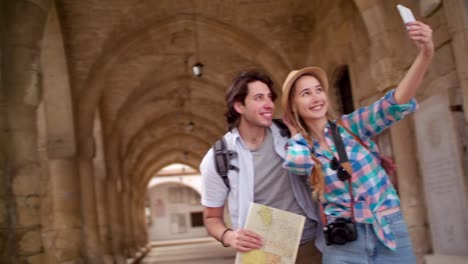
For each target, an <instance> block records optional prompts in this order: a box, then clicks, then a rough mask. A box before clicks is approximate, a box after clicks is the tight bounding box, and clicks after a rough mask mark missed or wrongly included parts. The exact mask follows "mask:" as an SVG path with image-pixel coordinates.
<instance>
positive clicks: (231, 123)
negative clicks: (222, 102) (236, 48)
mask: <svg viewBox="0 0 468 264" xmlns="http://www.w3.org/2000/svg"><path fill="white" fill-rule="evenodd" d="M255 81H260V82H262V83H264V84H266V85H267V86H268V88H270V92H271V95H272V100H273V101H275V100H276V98H277V94H276V92H275V90H274V89H273V81H272V80H271V79H270V77H268V75H266V74H265V73H262V72H260V71H246V72H241V73H240V74H239V75H237V77H236V78H234V80H233V82H232V85H231V86H230V87H229V89H228V90H227V92H226V105H227V111H226V114H225V116H226V121H227V124H228V128H229V131H231V130H233V129H234V128H235V127H237V125H238V124H239V121H240V114H239V113H238V112H237V111H236V109H235V108H234V103H236V102H242V104H244V103H245V98H246V97H247V94H248V92H249V89H248V86H247V85H248V84H249V83H251V82H255Z"/></svg>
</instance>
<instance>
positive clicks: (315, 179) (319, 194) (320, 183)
mask: <svg viewBox="0 0 468 264" xmlns="http://www.w3.org/2000/svg"><path fill="white" fill-rule="evenodd" d="M302 76H312V77H314V78H316V79H317V80H318V81H320V78H318V77H317V76H315V75H314V74H311V73H306V74H303V75H301V76H299V77H297V79H296V81H294V83H293V84H292V86H291V90H290V92H289V94H288V95H287V96H288V106H287V107H286V109H285V115H286V117H287V119H288V120H289V122H290V123H291V124H292V125H293V126H294V127H295V128H296V129H297V130H298V131H299V132H300V133H301V135H302V137H303V138H304V139H305V140H306V141H307V144H308V145H309V149H310V150H311V152H310V157H311V158H312V160H313V161H314V163H315V165H314V168H313V169H312V172H311V174H310V175H309V182H310V184H311V187H312V198H313V199H316V200H321V199H322V198H323V193H324V189H325V179H324V174H323V170H322V163H321V162H320V160H319V159H318V158H317V157H315V155H314V154H313V153H312V147H313V146H314V145H313V142H312V135H311V134H310V132H309V129H308V128H307V125H306V123H305V122H304V120H303V119H302V117H300V116H299V114H298V113H297V111H295V110H293V105H294V94H295V92H296V82H297V80H299V79H300V78H301V77H302ZM324 91H325V94H326V95H327V97H328V90H326V89H325V90H324ZM335 117H336V115H335V113H334V111H333V108H332V107H330V102H329V107H328V109H327V119H328V120H334V119H335Z"/></svg>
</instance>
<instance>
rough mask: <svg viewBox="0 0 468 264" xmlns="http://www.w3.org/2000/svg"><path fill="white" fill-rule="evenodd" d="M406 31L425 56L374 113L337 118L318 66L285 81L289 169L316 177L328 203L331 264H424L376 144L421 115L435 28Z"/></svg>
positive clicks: (326, 258)
mask: <svg viewBox="0 0 468 264" xmlns="http://www.w3.org/2000/svg"><path fill="white" fill-rule="evenodd" d="M406 26H407V34H408V37H409V39H410V40H411V41H412V42H413V43H414V44H415V45H416V47H417V48H418V49H419V53H418V55H417V56H416V59H415V60H414V62H413V64H412V65H411V67H410V69H409V70H408V71H407V72H406V74H405V76H404V77H403V79H402V80H401V82H400V83H399V84H398V86H397V87H396V89H393V90H391V91H389V92H388V93H387V94H386V95H385V96H384V97H383V98H381V99H380V100H378V101H376V102H375V103H373V104H372V105H370V106H367V107H362V108H360V109H358V110H356V111H355V112H353V113H351V114H349V115H344V116H341V117H338V118H335V117H334V116H332V114H331V113H330V111H329V103H330V102H329V99H328V93H329V90H328V87H329V85H328V78H327V76H326V73H325V72H324V71H323V70H322V69H320V68H318V67H308V68H304V69H300V70H297V71H292V72H291V73H290V74H289V75H288V77H287V78H286V81H285V82H284V85H283V98H282V106H283V109H284V110H285V117H284V120H285V123H286V124H287V125H288V127H289V129H290V131H291V135H292V137H291V139H290V140H289V141H288V145H287V154H286V161H285V163H284V167H285V168H287V169H289V170H290V171H291V172H293V173H294V174H296V175H298V176H297V177H309V184H310V185H311V187H312V190H313V197H314V198H315V199H316V200H318V201H319V202H320V204H321V207H322V210H321V215H322V224H323V226H324V230H323V232H324V235H325V239H326V243H327V246H325V248H324V250H323V251H322V254H323V263H324V264H335V263H365V264H369V263H377V264H384V263H385V264H386V263H389V264H390V263H391V264H395V263H416V258H415V255H414V253H413V249H412V245H411V240H410V238H409V234H408V229H407V226H406V223H405V221H404V219H403V217H402V214H401V211H400V200H399V197H398V195H397V193H396V191H395V189H394V187H393V186H392V184H391V182H390V180H389V177H388V175H387V173H386V172H385V170H384V169H383V168H382V166H381V165H380V157H379V154H378V150H377V148H376V145H375V143H374V142H373V141H372V140H371V138H372V137H374V136H376V135H378V134H379V133H381V132H382V131H383V130H384V129H386V128H388V127H389V126H391V125H392V124H393V123H395V122H397V121H399V120H401V119H403V118H404V117H405V116H406V115H407V114H410V113H412V112H414V111H415V110H416V108H417V104H416V101H415V100H414V96H415V95H416V92H417V90H418V89H419V87H420V86H421V82H422V79H423V77H424V74H425V73H426V71H427V68H428V66H429V64H430V62H431V60H432V57H433V55H434V44H433V41H432V30H431V28H430V27H429V26H428V25H426V24H424V23H422V22H420V21H413V22H408V23H406ZM357 138H359V140H357ZM363 144H364V145H365V146H364V145H363ZM340 152H341V153H340Z"/></svg>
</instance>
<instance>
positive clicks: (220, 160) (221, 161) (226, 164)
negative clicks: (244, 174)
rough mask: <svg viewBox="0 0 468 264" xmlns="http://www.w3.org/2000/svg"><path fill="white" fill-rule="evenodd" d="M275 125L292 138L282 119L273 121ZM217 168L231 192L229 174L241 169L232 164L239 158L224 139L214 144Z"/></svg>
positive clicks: (282, 133) (283, 133) (285, 135)
mask: <svg viewBox="0 0 468 264" xmlns="http://www.w3.org/2000/svg"><path fill="white" fill-rule="evenodd" d="M273 123H274V124H275V125H276V126H277V127H278V128H279V130H280V134H281V136H282V137H290V133H289V129H288V127H287V126H286V125H285V124H284V123H283V121H282V120H281V119H273ZM213 152H214V161H215V168H216V171H217V172H218V174H219V176H220V177H221V179H223V182H224V184H225V185H226V187H227V188H228V190H231V185H230V184H229V178H228V172H229V171H230V170H235V171H237V172H239V168H238V167H236V166H234V165H232V164H230V161H231V159H232V158H233V157H235V156H237V152H235V151H233V150H229V149H227V143H226V140H225V139H224V137H221V138H220V139H218V140H217V141H216V142H215V143H214V144H213Z"/></svg>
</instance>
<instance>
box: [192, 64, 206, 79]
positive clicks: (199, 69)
mask: <svg viewBox="0 0 468 264" xmlns="http://www.w3.org/2000/svg"><path fill="white" fill-rule="evenodd" d="M192 71H193V74H194V75H195V76H197V77H201V76H202V75H203V63H201V62H197V63H195V64H194V65H193V66H192Z"/></svg>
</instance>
